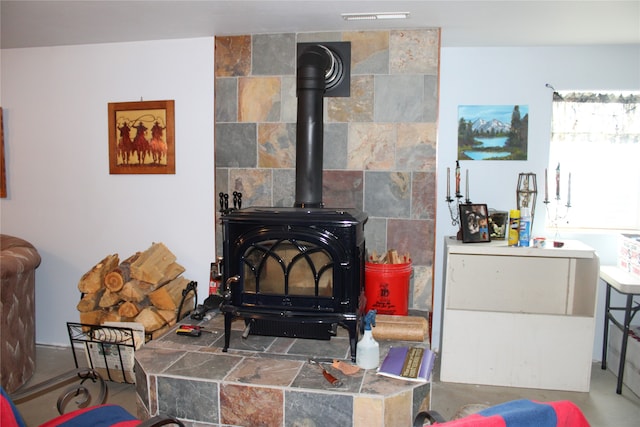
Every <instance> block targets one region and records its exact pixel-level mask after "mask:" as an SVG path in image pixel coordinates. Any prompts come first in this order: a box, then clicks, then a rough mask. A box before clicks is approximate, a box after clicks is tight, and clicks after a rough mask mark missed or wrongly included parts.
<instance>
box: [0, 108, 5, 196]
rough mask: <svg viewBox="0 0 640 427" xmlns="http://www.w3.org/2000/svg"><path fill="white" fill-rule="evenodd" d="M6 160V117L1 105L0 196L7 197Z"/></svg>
mask: <svg viewBox="0 0 640 427" xmlns="http://www.w3.org/2000/svg"><path fill="white" fill-rule="evenodd" d="M4 162H5V160H4V119H3V114H2V107H0V198H2V199H4V198H6V197H7V170H6V169H5V163H4Z"/></svg>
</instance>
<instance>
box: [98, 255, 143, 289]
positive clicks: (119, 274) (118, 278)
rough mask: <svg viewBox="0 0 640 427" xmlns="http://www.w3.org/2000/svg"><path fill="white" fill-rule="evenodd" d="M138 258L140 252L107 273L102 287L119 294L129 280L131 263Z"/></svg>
mask: <svg viewBox="0 0 640 427" xmlns="http://www.w3.org/2000/svg"><path fill="white" fill-rule="evenodd" d="M139 256H140V252H136V253H135V254H133V255H132V256H130V257H129V258H127V259H125V260H124V261H122V262H121V263H120V265H118V266H117V267H116V268H115V269H114V270H112V271H110V272H109V273H107V274H106V275H105V277H104V285H105V286H106V288H107V289H109V290H110V291H111V292H119V291H120V290H121V289H122V287H123V286H124V284H125V283H127V282H128V281H129V280H131V263H132V262H134V261H135V260H136V259H138V257H139Z"/></svg>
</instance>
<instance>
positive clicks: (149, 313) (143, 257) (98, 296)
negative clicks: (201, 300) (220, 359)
mask: <svg viewBox="0 0 640 427" xmlns="http://www.w3.org/2000/svg"><path fill="white" fill-rule="evenodd" d="M184 271H185V268H184V267H183V266H181V265H180V264H178V263H177V262H176V257H175V255H174V254H173V253H171V251H170V250H169V249H168V248H167V247H166V246H165V245H164V244H162V243H154V244H152V245H151V247H150V248H149V249H147V250H146V251H144V252H136V253H135V254H134V255H132V256H130V257H129V258H127V259H126V260H124V261H122V262H120V259H119V257H118V254H112V255H107V256H106V257H105V258H104V259H103V260H101V261H100V262H99V263H97V264H96V265H95V266H93V267H92V268H91V270H89V271H87V272H86V273H85V274H84V275H83V276H82V278H81V279H80V281H79V282H78V290H79V291H80V292H81V293H82V298H81V299H80V302H79V303H78V305H77V309H78V311H79V312H80V323H85V324H90V325H101V324H103V323H104V322H137V323H140V324H142V325H143V326H144V329H145V332H146V333H147V334H151V336H152V337H154V336H157V335H159V334H161V333H162V332H164V331H165V330H166V329H168V328H169V327H171V326H172V325H174V324H175V323H176V321H177V320H178V315H179V313H178V309H179V308H180V303H181V302H182V306H183V310H182V311H183V313H184V310H185V308H189V307H193V303H194V298H195V295H194V294H193V292H189V293H188V295H187V298H186V300H185V301H182V298H183V291H184V290H185V288H186V287H187V285H188V284H189V283H190V280H188V279H185V278H184V277H182V276H181V275H182V273H183V272H184Z"/></svg>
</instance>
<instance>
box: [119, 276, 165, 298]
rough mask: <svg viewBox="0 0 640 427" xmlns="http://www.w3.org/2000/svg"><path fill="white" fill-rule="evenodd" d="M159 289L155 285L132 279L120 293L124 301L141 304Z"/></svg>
mask: <svg viewBox="0 0 640 427" xmlns="http://www.w3.org/2000/svg"><path fill="white" fill-rule="evenodd" d="M157 288H158V286H157V285H154V284H153V283H149V282H143V281H141V280H136V279H132V280H129V281H128V282H127V283H125V284H124V286H123V287H122V289H121V290H120V292H118V293H119V294H120V297H121V298H122V299H123V300H124V301H130V302H141V301H142V300H144V299H145V298H146V297H147V295H149V294H150V293H151V292H153V291H155V290H156V289H157Z"/></svg>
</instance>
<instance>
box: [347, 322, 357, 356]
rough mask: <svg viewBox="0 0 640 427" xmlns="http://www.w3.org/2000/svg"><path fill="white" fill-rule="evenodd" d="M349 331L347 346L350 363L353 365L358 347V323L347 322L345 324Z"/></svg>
mask: <svg viewBox="0 0 640 427" xmlns="http://www.w3.org/2000/svg"><path fill="white" fill-rule="evenodd" d="M347 326H348V329H349V344H350V346H351V361H352V362H353V363H355V362H356V349H357V346H358V329H357V327H358V322H357V321H353V322H348V323H347Z"/></svg>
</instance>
